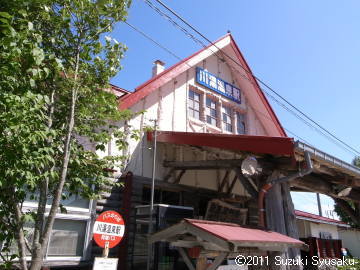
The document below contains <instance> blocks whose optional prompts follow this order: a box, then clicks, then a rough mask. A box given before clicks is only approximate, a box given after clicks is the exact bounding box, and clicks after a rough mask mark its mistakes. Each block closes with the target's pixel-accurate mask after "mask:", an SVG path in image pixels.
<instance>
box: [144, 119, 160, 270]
mask: <svg viewBox="0 0 360 270" xmlns="http://www.w3.org/2000/svg"><path fill="white" fill-rule="evenodd" d="M152 121H154V147H153V167H152V178H151V199H150V211H149V230H148V240H149V237H150V235H151V233H152V232H153V213H154V194H155V172H156V170H155V169H156V140H157V119H155V120H152ZM152 254H153V245H152V244H151V243H148V254H147V262H146V269H147V270H150V264H151V257H152Z"/></svg>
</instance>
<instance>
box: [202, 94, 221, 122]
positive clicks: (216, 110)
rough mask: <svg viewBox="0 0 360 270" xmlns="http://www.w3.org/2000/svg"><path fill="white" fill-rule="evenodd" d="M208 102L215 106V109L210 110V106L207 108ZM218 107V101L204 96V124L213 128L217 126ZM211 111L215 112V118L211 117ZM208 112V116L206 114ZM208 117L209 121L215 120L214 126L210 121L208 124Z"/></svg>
mask: <svg viewBox="0 0 360 270" xmlns="http://www.w3.org/2000/svg"><path fill="white" fill-rule="evenodd" d="M208 100H209V101H210V102H212V103H214V104H215V108H211V104H210V106H208ZM218 106H219V103H218V101H216V100H215V99H214V98H212V97H210V96H206V98H205V123H206V124H208V125H211V126H213V127H218V126H219V115H218ZM212 111H213V112H215V116H212V115H211V112H212ZM208 112H209V113H210V114H208ZM208 117H209V119H211V120H213V119H214V120H215V125H214V124H213V123H212V121H210V123H209V122H208Z"/></svg>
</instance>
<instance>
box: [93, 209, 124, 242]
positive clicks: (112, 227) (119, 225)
mask: <svg viewBox="0 0 360 270" xmlns="http://www.w3.org/2000/svg"><path fill="white" fill-rule="evenodd" d="M124 232H125V223H124V219H123V218H122V216H121V215H120V214H119V213H117V212H115V211H105V212H103V213H101V214H100V215H99V217H98V218H97V219H96V221H95V224H94V229H93V233H94V240H95V242H96V244H98V245H99V246H100V247H102V248H105V247H106V245H108V247H109V248H113V247H115V246H116V245H118V244H119V243H120V241H121V239H122V238H123V236H124ZM107 243H108V244H107Z"/></svg>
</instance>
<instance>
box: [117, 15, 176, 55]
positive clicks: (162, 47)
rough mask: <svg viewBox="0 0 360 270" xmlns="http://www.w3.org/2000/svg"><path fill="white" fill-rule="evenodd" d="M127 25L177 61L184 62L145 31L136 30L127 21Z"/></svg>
mask: <svg viewBox="0 0 360 270" xmlns="http://www.w3.org/2000/svg"><path fill="white" fill-rule="evenodd" d="M124 23H125V24H127V25H128V26H129V27H131V28H132V29H133V30H135V31H136V32H138V33H139V34H141V35H142V36H144V37H145V38H147V39H148V40H150V41H151V42H153V43H155V44H156V45H157V46H159V47H160V48H161V49H163V50H165V51H166V52H167V53H169V54H170V55H172V56H174V57H175V58H176V59H178V60H180V61H181V60H182V59H181V58H180V57H179V56H177V55H176V54H174V53H173V52H172V51H170V50H169V49H168V48H166V47H165V46H163V45H161V44H160V43H159V42H157V41H156V40H154V39H153V38H152V37H150V36H149V35H147V34H145V33H144V32H143V31H141V30H140V29H138V28H136V27H135V26H133V25H132V24H130V23H128V22H127V21H124Z"/></svg>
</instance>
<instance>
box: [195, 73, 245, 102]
mask: <svg viewBox="0 0 360 270" xmlns="http://www.w3.org/2000/svg"><path fill="white" fill-rule="evenodd" d="M196 82H197V83H199V84H201V85H203V86H205V87H207V88H209V89H211V90H213V91H215V92H217V93H219V94H221V95H223V96H225V97H227V98H228V99H231V100H233V101H235V102H237V103H241V94H240V89H239V88H237V87H236V86H234V85H232V84H230V83H228V82H226V81H224V80H222V79H220V78H218V77H216V76H215V75H213V74H211V73H210V72H208V71H206V70H205V69H202V68H200V67H197V68H196Z"/></svg>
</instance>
